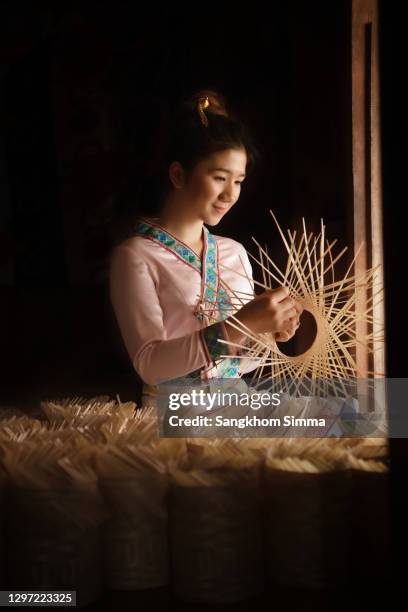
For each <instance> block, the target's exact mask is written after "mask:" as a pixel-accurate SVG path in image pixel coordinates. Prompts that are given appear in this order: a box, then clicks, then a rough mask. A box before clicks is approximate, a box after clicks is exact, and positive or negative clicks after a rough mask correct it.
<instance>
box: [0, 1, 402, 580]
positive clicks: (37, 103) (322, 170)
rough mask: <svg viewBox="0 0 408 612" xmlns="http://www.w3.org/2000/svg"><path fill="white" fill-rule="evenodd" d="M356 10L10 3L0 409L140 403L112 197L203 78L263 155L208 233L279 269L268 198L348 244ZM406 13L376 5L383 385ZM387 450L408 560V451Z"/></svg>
mask: <svg viewBox="0 0 408 612" xmlns="http://www.w3.org/2000/svg"><path fill="white" fill-rule="evenodd" d="M350 6H351V3H350V2H349V1H346V0H344V1H343V0H337V1H336V2H327V1H323V0H318V1H315V2H312V3H310V2H306V1H303V2H302V1H300V0H298V1H293V0H292V1H288V2H282V3H270V4H269V11H270V12H269V13H268V15H266V14H264V8H263V5H261V4H260V3H259V4H257V3H251V4H250V5H245V7H238V6H237V5H232V4H229V3H228V4H225V3H219V4H217V5H211V6H210V5H202V4H201V5H194V7H193V5H192V4H191V3H190V4H189V5H185V6H183V5H180V4H179V3H177V4H174V5H171V4H166V5H163V6H160V8H159V7H158V6H157V5H156V4H153V3H152V4H151V8H150V9H149V5H148V6H147V8H146V7H144V9H143V10H144V12H143V15H142V14H140V13H138V12H137V11H136V10H135V8H134V7H135V4H134V3H133V2H132V3H131V2H129V3H126V2H122V3H114V2H105V3H94V2H86V3H85V2H84V3H73V2H60V3H58V5H56V6H54V7H53V8H46V7H45V6H43V5H41V4H40V3H23V2H19V1H14V2H12V3H11V2H10V3H3V4H2V5H1V7H0V37H1V41H2V43H1V50H0V104H1V113H0V201H1V208H0V321H1V354H2V364H1V370H0V405H4V406H19V407H23V408H25V409H27V410H30V409H31V408H34V407H36V405H37V404H38V402H39V400H41V399H47V398H48V399H49V398H57V397H67V396H73V395H97V394H98V395H101V394H109V395H113V396H114V395H115V394H116V393H119V394H120V397H121V399H122V400H124V399H133V400H135V399H136V398H137V395H138V392H139V382H138V380H137V377H136V374H135V372H134V371H133V369H132V367H131V364H130V360H129V358H128V356H127V354H126V352H125V350H124V347H123V345H122V342H121V339H120V337H119V335H118V330H117V327H116V323H115V320H114V318H113V313H112V311H111V308H110V304H109V296H108V287H107V273H108V263H109V254H110V250H111V248H112V244H113V240H114V232H113V228H114V227H116V222H117V215H118V208H119V205H118V202H120V199H119V194H120V193H123V192H125V191H129V190H130V191H132V189H134V188H135V186H136V190H137V186H138V185H140V184H142V182H143V181H145V180H146V178H148V177H153V176H154V172H155V168H156V167H157V164H158V162H159V153H160V146H161V144H160V143H161V136H162V134H163V126H164V119H165V116H166V108H167V107H168V105H169V104H171V102H172V101H174V100H175V99H177V98H179V97H180V96H181V95H184V94H185V93H189V92H190V91H191V90H193V89H195V88H201V87H211V88H214V89H219V90H221V91H222V92H223V93H224V94H225V95H226V97H227V100H229V101H230V103H231V106H232V107H233V108H234V110H236V111H237V112H238V113H239V114H241V115H242V117H243V118H244V119H245V120H246V121H247V122H248V124H249V125H250V127H251V129H252V131H253V133H254V136H255V139H256V141H257V143H258V146H259V149H260V151H261V154H262V162H261V163H260V165H259V166H258V168H257V169H256V172H255V173H254V175H253V176H252V177H251V178H250V180H248V182H247V183H246V185H245V187H244V189H243V192H242V195H241V198H240V201H239V202H238V204H237V205H236V206H235V207H234V209H233V211H232V212H231V213H230V215H229V216H228V217H227V218H226V219H225V220H223V221H222V223H221V224H220V225H219V226H218V227H217V229H216V230H215V231H216V233H220V234H225V235H228V236H231V237H234V238H235V239H237V240H239V241H240V242H242V243H243V244H244V245H245V246H246V247H247V248H248V249H250V250H252V251H253V246H252V242H251V239H250V236H251V235H254V236H256V237H257V239H258V240H260V242H267V243H268V245H270V246H271V247H272V251H273V254H274V257H275V259H276V260H277V261H278V262H279V261H280V260H281V259H282V254H283V252H282V248H281V244H280V242H279V240H278V238H277V233H276V231H275V230H274V228H273V225H272V220H271V218H270V216H269V213H268V212H267V211H268V209H269V208H271V209H273V210H274V212H275V213H276V214H277V216H278V219H279V221H280V222H281V224H282V226H283V227H284V228H286V227H292V228H293V227H299V223H300V220H301V217H302V216H304V217H305V218H306V220H307V224H308V227H309V228H310V229H311V230H314V231H315V230H317V229H318V227H319V223H320V217H323V218H324V220H325V222H326V226H327V232H328V235H329V236H330V237H333V238H338V239H339V243H340V244H341V245H343V244H349V245H352V244H353V231H352V174H351V171H352V158H351V53H350V36H351V12H350ZM403 7H404V3H402V2H400V3H398V2H393V3H391V2H386V1H382V2H380V64H381V66H380V80H381V130H382V157H383V201H384V241H385V282H386V338H387V345H386V347H387V349H386V350H387V373H388V376H390V377H405V376H406V361H407V358H406V351H405V347H406V346H407V344H406V327H407V323H406V319H407V317H406V307H405V283H406V257H405V253H406V234H407V232H406V225H405V222H404V221H405V219H404V213H405V208H406V186H405V182H406V175H407V163H408V122H407V110H406V99H405V94H404V91H405V85H406V84H405V80H406V64H407V61H406V60H407V53H406V48H405V47H406V42H405V40H406V32H405V31H404V28H405V23H406V11H404V10H403ZM193 8H194V11H193ZM197 8H199V9H200V10H199V12H198V13H197V12H196V9H197ZM345 263H347V262H345ZM391 442H392V443H391V454H392V466H393V470H392V478H393V486H394V491H395V495H394V500H393V504H394V517H395V519H396V520H395V522H394V525H393V527H394V530H395V541H396V547H397V549H398V550H397V552H401V553H403V552H404V551H405V550H406V537H405V534H406V528H405V527H404V523H405V522H406V515H407V512H406V510H407V502H406V501H404V500H405V496H404V493H403V491H404V483H405V481H406V473H407V468H408V465H407V459H406V455H407V451H406V444H405V441H404V440H393V441H391ZM401 567H402V566H401ZM400 571H401V572H402V570H400ZM397 574H398V571H397Z"/></svg>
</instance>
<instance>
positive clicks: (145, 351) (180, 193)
mask: <svg viewBox="0 0 408 612" xmlns="http://www.w3.org/2000/svg"><path fill="white" fill-rule="evenodd" d="M254 158H255V149H254V146H253V144H252V142H251V139H250V137H249V136H248V133H247V131H246V129H245V128H244V126H243V125H242V123H241V122H239V121H238V120H237V119H235V118H234V117H231V116H230V115H229V114H228V112H227V110H226V107H225V103H224V99H223V98H222V96H220V95H218V94H217V93H215V92H213V91H201V92H198V93H197V94H195V95H194V96H192V97H191V98H189V99H188V100H185V101H183V102H182V103H181V105H180V106H179V108H178V109H177V110H176V113H175V115H174V118H173V122H172V125H171V128H170V134H169V146H168V152H167V163H166V168H167V172H166V176H165V177H164V184H163V191H162V197H161V201H160V207H159V214H158V216H156V217H149V216H148V217H140V218H139V219H138V220H137V223H136V226H135V230H134V235H133V236H131V237H130V238H128V239H126V240H125V241H123V242H122V243H121V244H120V245H118V246H117V247H116V248H115V249H114V251H113V253H112V258H111V266H110V296H111V301H112V305H113V308H114V311H115V314H116V317H117V320H118V324H119V327H120V330H121V333H122V337H123V340H124V343H125V345H126V348H127V351H128V353H129V356H130V358H131V360H132V363H133V366H134V368H135V370H136V371H137V373H138V374H139V375H140V377H141V379H142V380H143V381H144V383H145V385H144V398H143V400H144V401H146V400H147V396H148V395H149V394H150V395H151V394H153V395H154V394H155V392H156V390H155V388H154V386H155V385H157V384H158V383H160V382H163V381H168V380H174V379H180V378H183V377H186V378H187V379H191V378H193V379H201V380H207V379H209V378H213V377H218V378H229V377H237V376H240V375H241V374H242V373H244V372H246V371H249V370H251V369H253V368H254V367H256V365H257V364H256V363H253V362H251V363H250V362H248V360H246V359H245V358H244V357H241V356H240V355H241V348H242V346H243V345H244V344H245V342H246V340H247V339H246V337H245V336H243V335H242V333H240V332H238V331H237V329H236V328H235V327H234V326H233V323H232V320H231V315H234V316H236V317H237V319H238V320H239V321H240V322H241V323H243V324H244V325H246V327H247V328H248V329H249V330H252V331H257V332H263V331H268V332H272V333H275V334H276V336H275V337H276V338H277V339H279V340H280V341H284V340H287V339H289V337H291V336H292V335H293V334H294V332H295V330H296V328H297V326H298V323H299V314H300V312H301V307H300V306H299V305H298V304H297V303H296V302H295V301H294V300H292V299H290V298H289V297H288V292H287V290H286V289H285V288H284V287H281V288H278V289H276V290H273V291H267V292H264V293H263V294H261V295H258V296H256V297H255V296H254V283H253V280H252V270H251V265H250V263H249V260H248V256H247V253H246V251H245V249H244V247H243V246H242V245H241V244H240V243H239V242H237V241H235V240H233V239H232V238H227V237H223V236H218V235H213V234H212V233H210V231H209V230H208V229H207V227H206V225H208V226H210V227H214V226H216V225H217V224H218V223H219V221H220V220H221V219H222V217H223V216H224V215H225V214H227V212H228V211H229V210H230V209H231V208H232V207H233V206H234V204H235V203H236V202H237V201H238V199H239V195H240V191H241V186H242V182H243V181H244V179H245V176H246V175H247V173H248V171H249V170H250V169H251V168H252V166H253V164H254ZM218 340H221V342H218ZM222 340H229V341H230V342H232V343H235V346H234V347H233V348H231V346H228V347H227V345H226V344H224V343H222ZM240 345H241V348H240Z"/></svg>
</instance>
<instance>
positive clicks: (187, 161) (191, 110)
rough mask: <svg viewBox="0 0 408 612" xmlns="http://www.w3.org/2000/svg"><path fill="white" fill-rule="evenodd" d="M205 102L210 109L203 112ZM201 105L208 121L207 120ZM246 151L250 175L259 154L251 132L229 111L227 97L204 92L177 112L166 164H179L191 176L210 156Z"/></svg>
mask: <svg viewBox="0 0 408 612" xmlns="http://www.w3.org/2000/svg"><path fill="white" fill-rule="evenodd" d="M205 99H207V100H208V106H207V107H206V108H203V104H202V103H203V100H205ZM199 105H200V106H201V108H202V109H203V112H204V114H205V118H206V119H207V121H205V119H204V120H203V118H202V114H201V113H200V111H199ZM242 147H243V148H244V149H245V150H246V153H247V169H248V170H249V171H250V170H251V168H252V166H253V164H254V162H255V158H256V157H257V155H258V154H257V151H256V149H255V146H254V144H253V142H252V139H251V137H250V135H249V133H248V130H247V128H246V127H245V126H244V125H243V123H241V121H239V120H238V119H237V118H236V117H234V116H232V115H231V114H230V113H229V112H228V111H227V108H226V103H225V98H224V96H222V95H221V94H219V93H216V92H215V91H212V90H207V89H203V90H201V91H198V92H196V93H195V94H193V95H191V96H190V97H189V98H186V99H184V100H182V101H181V103H180V104H179V106H178V107H177V108H176V109H175V111H174V115H173V118H172V121H171V122H170V130H169V141H168V148H167V152H166V160H165V161H166V163H167V166H168V165H169V164H170V163H171V162H172V161H179V162H180V163H181V165H182V166H183V168H184V170H185V171H186V172H187V174H188V173H189V172H191V171H192V169H193V168H194V166H195V164H196V163H197V162H198V161H200V160H201V159H203V158H205V157H207V156H208V155H211V154H212V153H215V152H217V151H222V150H224V149H239V148H242Z"/></svg>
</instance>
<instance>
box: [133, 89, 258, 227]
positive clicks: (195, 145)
mask: <svg viewBox="0 0 408 612" xmlns="http://www.w3.org/2000/svg"><path fill="white" fill-rule="evenodd" d="M206 98H207V100H208V105H207V106H206V107H205V108H204V106H203V101H204V100H205V99H206ZM199 106H200V107H201V109H202V111H200V110H199ZM202 113H204V117H203V114H202ZM162 119H163V118H162ZM165 124H167V130H166V131H167V136H166V138H165V139H164V142H162V144H161V149H162V153H161V155H159V156H158V157H159V159H158V160H157V161H156V164H155V165H156V168H155V169H154V171H151V172H150V174H149V175H148V176H145V177H142V180H141V181H140V180H138V186H137V190H136V197H135V190H133V197H132V198H131V199H132V200H133V202H132V203H131V207H132V209H133V211H134V213H135V215H136V216H137V215H138V214H141V215H146V216H155V215H157V214H158V213H159V211H160V208H161V205H162V202H163V200H164V198H165V197H166V196H167V194H168V193H169V192H170V191H171V190H172V188H173V187H172V184H171V181H170V178H169V176H168V171H169V166H170V164H171V163H172V162H173V161H178V162H180V164H181V165H182V167H183V169H184V171H185V172H186V174H187V177H188V175H189V174H190V173H191V172H192V170H193V169H194V166H195V165H196V164H197V163H198V162H199V161H200V160H202V159H204V158H206V157H207V156H209V155H211V154H212V153H216V152H217V151H223V150H225V149H239V148H244V149H245V151H246V154H247V166H246V171H247V173H250V172H251V170H252V168H253V166H254V164H255V162H256V161H257V160H258V158H259V153H258V150H257V148H256V147H255V145H254V143H253V140H252V137H251V135H250V133H249V132H248V129H247V128H246V126H245V125H244V124H243V123H242V122H241V121H240V120H239V119H238V118H237V117H235V116H233V115H231V114H230V113H229V112H228V110H227V106H226V102H225V98H224V96H223V95H222V94H220V93H217V92H215V91H213V90H210V89H202V90H200V91H197V92H195V93H194V94H192V95H190V96H189V97H187V98H184V99H182V100H181V101H180V102H179V103H178V104H177V105H176V106H175V107H174V109H173V110H172V112H170V113H169V115H168V117H167V121H165ZM161 136H162V137H163V134H162V135H161ZM135 200H136V201H135Z"/></svg>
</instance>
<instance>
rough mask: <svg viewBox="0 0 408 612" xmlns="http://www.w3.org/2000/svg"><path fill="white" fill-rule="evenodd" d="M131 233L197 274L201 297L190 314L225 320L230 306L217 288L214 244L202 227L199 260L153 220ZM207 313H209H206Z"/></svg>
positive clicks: (226, 295)
mask: <svg viewBox="0 0 408 612" xmlns="http://www.w3.org/2000/svg"><path fill="white" fill-rule="evenodd" d="M135 231H136V234H138V235H140V236H145V237H146V238H149V239H150V240H153V241H154V242H157V243H158V244H160V245H161V246H162V247H164V248H165V249H167V250H168V251H171V252H172V253H174V255H176V256H177V257H178V258H179V259H181V260H182V261H184V262H185V263H186V264H187V265H189V266H191V267H192V268H194V269H195V270H196V271H197V272H198V273H199V274H200V275H201V295H200V299H199V301H198V304H197V306H196V308H195V311H194V314H195V316H196V317H197V318H198V319H200V320H205V319H208V320H209V321H211V320H212V321H214V320H215V321H216V320H219V318H221V319H225V318H227V317H228V315H229V311H228V309H229V308H230V306H231V303H230V300H229V296H228V293H227V292H226V290H225V289H224V288H223V287H222V286H221V285H220V277H219V267H218V255H219V254H218V244H217V241H216V239H215V238H214V236H213V235H212V234H211V232H210V231H209V230H208V229H207V228H206V227H205V226H203V239H204V249H203V254H202V260H201V259H200V257H199V256H198V255H197V253H195V251H193V249H191V248H190V247H189V246H188V245H186V244H185V243H184V242H182V241H181V240H179V239H178V238H176V237H175V236H173V235H172V234H170V232H168V231H167V230H165V229H164V228H163V227H161V226H160V225H158V224H157V223H156V222H155V220H154V219H152V220H147V219H139V220H138V222H137V224H136V227H135ZM211 306H212V308H211ZM208 310H209V311H210V312H209V313H207V311H208ZM217 314H218V316H217Z"/></svg>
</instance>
